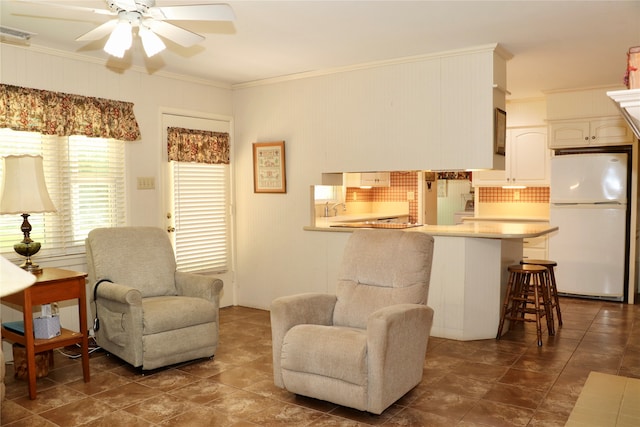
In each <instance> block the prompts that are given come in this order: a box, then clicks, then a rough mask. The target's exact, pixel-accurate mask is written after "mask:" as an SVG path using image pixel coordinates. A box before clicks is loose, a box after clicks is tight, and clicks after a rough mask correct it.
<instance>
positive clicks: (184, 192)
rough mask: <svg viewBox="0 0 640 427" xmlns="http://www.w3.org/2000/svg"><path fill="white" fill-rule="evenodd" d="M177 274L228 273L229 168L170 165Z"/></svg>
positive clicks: (181, 163) (185, 163) (182, 164)
mask: <svg viewBox="0 0 640 427" xmlns="http://www.w3.org/2000/svg"><path fill="white" fill-rule="evenodd" d="M170 168H171V174H172V179H173V198H174V199H173V211H174V221H175V222H174V224H175V236H174V237H175V252H176V263H177V267H178V269H179V270H182V271H188V272H196V271H197V272H200V273H222V272H226V271H228V270H229V239H228V235H229V233H228V231H229V224H228V223H229V212H228V205H229V203H228V200H229V192H228V191H229V190H228V188H229V185H228V182H229V165H225V164H207V163H191V162H176V161H172V162H170Z"/></svg>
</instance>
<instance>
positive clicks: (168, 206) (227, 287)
mask: <svg viewBox="0 0 640 427" xmlns="http://www.w3.org/2000/svg"><path fill="white" fill-rule="evenodd" d="M168 127H181V128H185V129H196V130H207V131H214V132H227V133H230V132H231V121H230V119H216V118H203V117H193V116H188V115H180V114H166V113H165V114H162V141H163V144H162V147H163V160H164V164H166V167H165V168H164V169H165V170H164V171H163V174H164V179H163V182H165V183H167V185H165V186H164V197H163V200H164V203H163V204H164V210H163V215H164V218H165V221H166V222H165V224H166V228H167V232H168V233H169V236H170V238H171V241H172V244H173V246H174V250H179V249H177V248H176V235H177V234H176V232H179V230H177V229H176V227H179V225H177V224H176V223H175V222H174V218H175V217H176V210H178V209H180V206H179V202H177V201H176V200H177V199H176V198H175V197H174V194H175V191H174V190H175V186H174V181H173V174H172V169H171V164H170V162H168V161H167V153H166V147H167V144H166V141H167V128H168ZM228 175H229V177H230V176H231V173H229V174H228ZM230 181H231V180H230V178H229V181H228V182H227V184H226V185H227V186H228V187H229V188H228V192H227V193H228V199H227V200H228V203H229V209H228V215H229V218H228V230H227V238H228V248H229V249H228V251H229V260H228V269H227V270H226V271H224V272H216V273H207V274H214V275H215V276H217V277H220V278H221V279H222V280H223V282H224V288H223V291H222V295H221V299H220V306H221V307H225V306H230V305H233V303H234V293H235V292H234V286H235V284H234V280H233V279H234V268H233V266H234V257H233V253H234V252H233V247H234V242H233V232H232V231H233V226H232V224H233V222H232V217H231V215H232V210H231V203H232V202H231V197H232V192H231V191H230V185H231V182H230ZM196 272H197V271H196Z"/></svg>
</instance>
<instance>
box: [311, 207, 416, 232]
mask: <svg viewBox="0 0 640 427" xmlns="http://www.w3.org/2000/svg"><path fill="white" fill-rule="evenodd" d="M408 216H409V213H408V212H405V211H398V212H394V211H391V212H385V213H354V214H347V215H338V216H330V217H317V218H316V219H315V221H316V225H315V226H310V227H305V228H304V229H305V230H312V229H322V231H327V228H329V227H330V226H331V225H332V224H337V223H349V222H361V221H377V220H381V219H386V218H407V217H408ZM331 231H334V230H331Z"/></svg>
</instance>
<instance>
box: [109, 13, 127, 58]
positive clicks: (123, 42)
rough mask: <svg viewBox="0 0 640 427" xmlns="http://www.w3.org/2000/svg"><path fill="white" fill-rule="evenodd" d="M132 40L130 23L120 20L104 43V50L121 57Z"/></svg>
mask: <svg viewBox="0 0 640 427" xmlns="http://www.w3.org/2000/svg"><path fill="white" fill-rule="evenodd" d="M132 41H133V36H132V35H131V24H130V23H129V22H128V21H120V22H118V25H116V28H115V29H114V30H113V32H112V33H111V35H110V36H109V40H107V43H106V44H105V45H104V51H105V52H107V53H108V54H109V55H112V56H116V57H118V58H122V57H123V56H124V53H125V52H126V51H127V50H128V49H129V48H130V47H131V43H132Z"/></svg>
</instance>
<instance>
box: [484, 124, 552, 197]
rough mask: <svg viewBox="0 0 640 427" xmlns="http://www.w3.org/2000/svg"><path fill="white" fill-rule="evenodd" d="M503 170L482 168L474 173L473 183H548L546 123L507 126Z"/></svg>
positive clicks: (548, 152) (540, 184) (485, 184)
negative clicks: (509, 127)
mask: <svg viewBox="0 0 640 427" xmlns="http://www.w3.org/2000/svg"><path fill="white" fill-rule="evenodd" d="M505 153H506V154H505V155H506V159H505V170H482V171H478V172H474V173H473V185H474V186H476V187H479V186H485V187H501V186H508V185H525V186H537V187H543V186H548V185H549V176H550V173H549V159H550V157H551V152H550V150H549V149H548V148H547V129H546V127H543V126H539V127H528V128H512V129H508V130H507V142H506V148H505Z"/></svg>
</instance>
